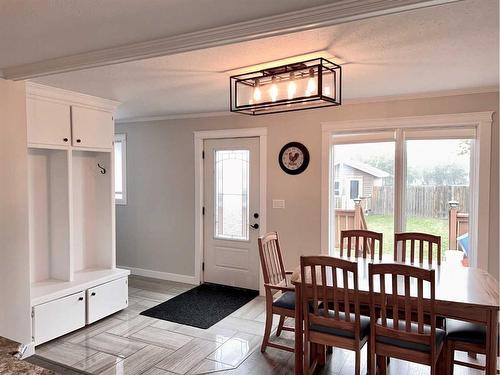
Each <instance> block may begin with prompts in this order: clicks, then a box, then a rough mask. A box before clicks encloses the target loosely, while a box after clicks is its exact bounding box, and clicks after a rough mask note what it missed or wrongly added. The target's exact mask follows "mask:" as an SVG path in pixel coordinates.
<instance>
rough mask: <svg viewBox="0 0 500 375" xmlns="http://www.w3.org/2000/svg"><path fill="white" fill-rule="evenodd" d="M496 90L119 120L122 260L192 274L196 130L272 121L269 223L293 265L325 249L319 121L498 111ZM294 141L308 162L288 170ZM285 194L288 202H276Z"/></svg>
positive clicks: (494, 192) (493, 242)
mask: <svg viewBox="0 0 500 375" xmlns="http://www.w3.org/2000/svg"><path fill="white" fill-rule="evenodd" d="M498 99H499V96H498V93H486V94H473V95H462V96H449V97H436V98H423V99H412V100H399V101H386V102H377V103H362V104H351V105H343V106H341V107H336V108H328V109H321V110H310V111H303V112H292V113H287V114H276V115H268V116H257V117H251V116H245V115H230V116H222V117H213V118H198V119H183V120H168V121H156V122H147V123H136V124H121V125H117V127H116V132H120V133H122V132H124V133H127V136H128V144H127V152H128V157H127V169H128V171H127V177H128V183H127V188H128V205H127V206H118V207H117V248H118V252H117V257H118V258H117V259H118V264H119V265H123V266H129V267H137V268H144V269H151V270H156V271H162V272H170V273H176V274H183V275H194V155H193V154H194V150H193V147H194V142H193V132H194V131H196V130H214V129H227V128H248V127H267V128H268V171H267V173H268V175H267V181H268V182H267V183H268V186H267V191H268V197H267V199H268V202H267V205H268V214H267V223H268V228H267V229H268V230H276V231H278V232H279V233H280V236H281V239H282V243H283V244H282V245H283V249H284V258H285V263H286V266H287V267H288V268H293V267H295V266H296V265H297V264H298V260H299V256H300V255H301V254H317V253H319V252H320V243H321V238H320V228H321V222H320V221H321V169H320V168H321V165H320V164H321V124H320V123H321V122H323V121H335V120H359V119H370V118H385V117H401V116H418V115H434V114H445V113H460V112H479V111H495V112H498ZM498 140H499V132H498V116H497V114H496V113H495V115H494V126H493V137H492V146H493V147H492V163H491V170H492V173H491V207H492V209H491V215H490V216H491V222H490V249H489V258H490V272H492V273H493V274H494V275H495V276H497V277H498V265H499V255H498V243H499V238H498V232H499V230H498V229H499V222H498V208H499V201H498V199H499V198H498V180H499V176H498V170H499V164H498ZM289 141H299V142H302V143H304V144H305V145H306V146H307V147H308V149H309V151H310V155H311V162H310V164H309V167H308V169H307V170H306V171H305V172H304V173H302V174H300V175H298V176H290V175H287V174H285V173H283V172H282V171H281V169H280V167H279V165H278V162H277V155H278V152H279V150H280V149H281V147H282V146H283V145H284V144H285V143H287V142H289ZM272 199H285V200H286V209H274V210H273V209H272V208H271V207H272V204H271V202H272Z"/></svg>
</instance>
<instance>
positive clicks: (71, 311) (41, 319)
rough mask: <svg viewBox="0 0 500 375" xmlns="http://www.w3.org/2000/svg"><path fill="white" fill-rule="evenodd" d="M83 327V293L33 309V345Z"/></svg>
mask: <svg viewBox="0 0 500 375" xmlns="http://www.w3.org/2000/svg"><path fill="white" fill-rule="evenodd" d="M84 326H85V292H84V291H82V292H79V293H76V294H72V295H70V296H68V297H64V298H60V299H57V300H54V301H50V302H47V303H44V304H41V305H37V306H34V307H33V334H34V338H35V345H39V344H42V343H44V342H47V341H50V340H52V339H55V338H56V337H59V336H62V335H65V334H67V333H69V332H72V331H74V330H77V329H79V328H82V327H84Z"/></svg>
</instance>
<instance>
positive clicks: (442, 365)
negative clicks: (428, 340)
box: [431, 341, 448, 375]
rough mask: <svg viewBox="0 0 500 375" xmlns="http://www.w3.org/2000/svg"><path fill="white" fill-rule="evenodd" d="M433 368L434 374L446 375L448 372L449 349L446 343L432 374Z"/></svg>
mask: <svg viewBox="0 0 500 375" xmlns="http://www.w3.org/2000/svg"><path fill="white" fill-rule="evenodd" d="M433 368H434V372H433V374H438V375H441V374H442V375H445V374H446V373H447V372H448V347H447V345H446V341H445V343H444V345H443V348H442V349H441V352H440V353H439V357H438V358H437V359H436V362H435V363H434V364H433V366H432V367H431V372H432V369H433Z"/></svg>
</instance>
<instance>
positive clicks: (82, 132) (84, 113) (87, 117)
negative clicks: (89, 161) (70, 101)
mask: <svg viewBox="0 0 500 375" xmlns="http://www.w3.org/2000/svg"><path fill="white" fill-rule="evenodd" d="M71 125H72V132H73V137H72V145H73V147H78V148H92V149H93V148H98V149H112V148H113V140H114V133H115V132H114V127H115V125H114V121H113V115H112V114H111V113H110V112H105V111H99V110H96V109H90V108H83V107H78V106H73V107H71Z"/></svg>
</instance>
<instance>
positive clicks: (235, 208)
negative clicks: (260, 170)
mask: <svg viewBox="0 0 500 375" xmlns="http://www.w3.org/2000/svg"><path fill="white" fill-rule="evenodd" d="M249 164H250V151H249V150H217V151H215V210H214V212H215V231H214V233H215V238H220V239H231V240H243V241H247V240H248V239H249V228H248V225H249V224H248V222H249V212H248V201H249V194H248V191H249V172H250V171H249Z"/></svg>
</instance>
